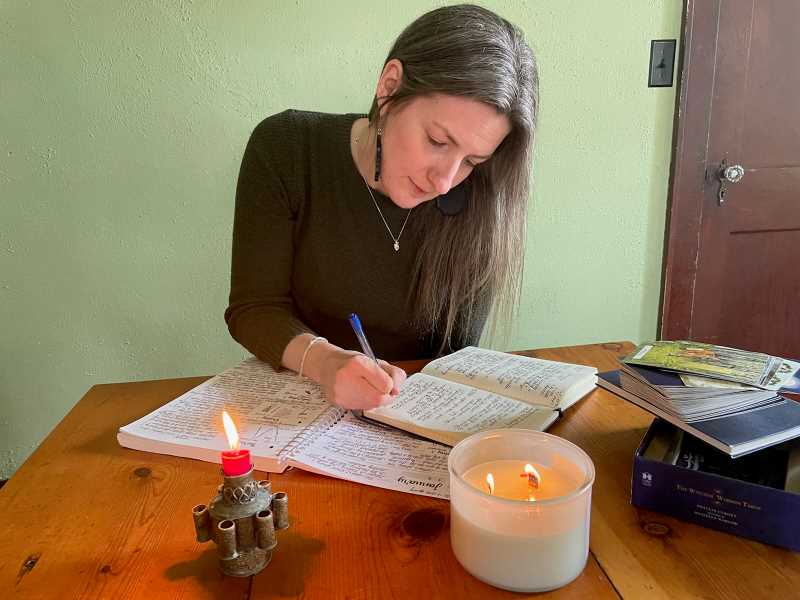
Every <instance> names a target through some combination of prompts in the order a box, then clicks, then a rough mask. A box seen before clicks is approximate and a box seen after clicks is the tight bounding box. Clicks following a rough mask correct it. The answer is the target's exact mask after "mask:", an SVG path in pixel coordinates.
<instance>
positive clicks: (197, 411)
mask: <svg viewBox="0 0 800 600" xmlns="http://www.w3.org/2000/svg"><path fill="white" fill-rule="evenodd" d="M223 410H227V411H228V413H230V415H231V416H232V417H233V419H234V422H235V423H236V426H237V428H238V430H239V437H240V446H241V447H242V448H248V449H250V450H251V452H252V456H253V462H254V464H255V465H256V468H261V469H267V470H272V468H271V467H272V466H273V463H274V462H275V461H276V459H277V456H278V454H279V453H280V452H281V451H282V450H283V449H284V448H285V447H286V446H287V444H289V442H291V441H292V440H293V439H294V438H295V437H296V436H297V435H298V433H300V432H301V431H303V430H304V429H305V428H306V427H308V426H309V425H310V424H311V423H313V422H315V421H316V420H317V419H319V418H322V417H324V416H325V415H327V414H328V413H331V412H333V411H335V410H336V409H334V408H333V407H331V406H330V404H328V402H327V400H326V399H325V395H324V394H323V392H322V390H321V388H320V387H319V386H318V385H317V384H316V383H314V382H312V381H310V380H308V379H304V380H300V379H298V377H297V375H295V374H294V373H291V372H289V371H286V372H276V371H274V370H273V369H272V368H271V367H270V366H269V365H268V364H266V363H263V362H261V361H259V360H258V359H256V358H250V359H247V360H245V361H243V362H241V363H240V364H238V365H237V366H235V367H233V368H231V369H228V370H226V371H224V372H223V373H220V374H219V375H216V376H215V377H212V378H211V379H209V380H208V381H206V382H204V383H202V384H201V385H199V386H198V387H196V388H194V389H192V390H189V391H188V392H186V393H185V394H183V395H182V396H179V397H178V398H176V399H175V400H172V401H171V402H169V403H168V404H165V405H164V406H162V407H161V408H159V409H157V410H156V411H154V412H152V413H150V414H149V415H147V416H145V417H143V418H141V419H139V420H138V421H135V422H133V423H131V424H130V425H126V426H125V427H122V428H121V429H120V432H119V435H118V436H117V437H118V440H119V442H120V444H121V445H123V446H126V447H130V448H135V449H139V450H147V451H153V452H164V453H167V454H174V455H177V456H187V457H189V458H199V459H201V460H209V461H212V462H216V461H218V460H219V454H218V452H219V451H220V450H226V449H227V448H228V442H227V440H226V438H225V434H224V432H223V428H222V420H221V415H222V411H223Z"/></svg>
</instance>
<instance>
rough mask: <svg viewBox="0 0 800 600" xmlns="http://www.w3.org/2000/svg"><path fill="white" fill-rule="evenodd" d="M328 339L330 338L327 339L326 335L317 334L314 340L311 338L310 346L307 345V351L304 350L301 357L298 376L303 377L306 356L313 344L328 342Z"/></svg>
mask: <svg viewBox="0 0 800 600" xmlns="http://www.w3.org/2000/svg"><path fill="white" fill-rule="evenodd" d="M327 341H328V340H326V339H325V338H324V337H321V336H317V337H315V338H314V339H313V340H311V341H310V342H309V343H308V346H306V349H305V352H303V358H301V359H300V369H299V370H298V371H297V377H302V376H303V366H305V364H306V356H308V351H309V350H311V346H313V345H314V344H316V343H317V342H327Z"/></svg>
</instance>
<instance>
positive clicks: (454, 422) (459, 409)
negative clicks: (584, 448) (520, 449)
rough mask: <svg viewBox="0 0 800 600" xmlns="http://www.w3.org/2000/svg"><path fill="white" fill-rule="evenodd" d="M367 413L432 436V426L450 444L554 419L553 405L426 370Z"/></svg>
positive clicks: (541, 426)
mask: <svg viewBox="0 0 800 600" xmlns="http://www.w3.org/2000/svg"><path fill="white" fill-rule="evenodd" d="M367 414H368V415H369V417H370V418H372V419H376V420H378V421H382V422H384V423H388V424H390V425H397V424H398V423H404V424H411V425H413V426H415V428H410V427H409V428H408V429H410V430H411V431H415V430H416V432H417V433H419V434H421V435H425V436H427V437H431V431H430V430H433V431H435V432H437V433H442V435H437V436H435V438H434V439H437V440H438V441H441V442H444V443H448V444H455V443H456V442H458V441H459V440H460V439H462V438H464V437H466V436H467V435H469V434H471V433H474V432H477V431H484V430H487V429H494V428H498V427H523V428H530V429H544V428H545V427H546V426H547V425H549V424H550V422H552V421H553V420H554V419H555V416H554V415H553V411H552V410H550V409H545V408H536V407H534V406H531V405H530V404H526V403H524V402H520V401H518V400H514V399H512V398H508V397H506V396H499V395H497V394H493V393H491V392H487V391H485V390H481V389H478V388H473V387H467V386H464V385H461V384H459V383H455V382H452V381H447V380H446V379H440V378H438V377H431V376H430V375H426V374H424V373H417V374H416V375H412V376H411V377H410V378H409V379H408V380H407V381H406V382H405V383H404V384H403V387H402V389H401V391H400V394H399V395H398V397H397V399H396V400H395V402H393V403H392V404H391V405H388V406H381V407H379V408H375V409H371V410H369V411H367ZM403 427H404V428H406V426H405V425H403ZM421 429H425V430H429V431H421ZM448 432H452V433H455V434H456V435H452V434H449V435H448ZM458 434H462V435H458Z"/></svg>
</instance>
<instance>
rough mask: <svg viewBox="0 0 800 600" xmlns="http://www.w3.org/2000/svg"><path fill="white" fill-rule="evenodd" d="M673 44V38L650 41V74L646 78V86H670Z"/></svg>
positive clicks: (672, 69)
mask: <svg viewBox="0 0 800 600" xmlns="http://www.w3.org/2000/svg"><path fill="white" fill-rule="evenodd" d="M675 44H676V42H675V40H653V41H652V42H650V75H649V77H648V78H647V87H672V73H673V71H674V70H675Z"/></svg>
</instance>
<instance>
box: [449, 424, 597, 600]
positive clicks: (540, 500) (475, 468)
mask: <svg viewBox="0 0 800 600" xmlns="http://www.w3.org/2000/svg"><path fill="white" fill-rule="evenodd" d="M448 462H449V468H450V542H451V544H452V547H453V552H454V553H455V555H456V558H457V559H458V562H460V563H461V565H462V566H463V567H464V568H465V569H466V570H467V571H469V572H470V573H471V574H472V575H474V576H475V577H477V578H478V579H480V580H481V581H484V582H486V583H488V584H491V585H493V586H496V587H499V588H503V589H506V590H512V591H515V592H540V591H546V590H552V589H555V588H558V587H561V586H563V585H566V584H567V583H569V582H570V581H572V580H573V579H575V578H576V577H577V576H578V575H579V574H580V573H581V571H583V568H584V566H585V565H586V558H587V556H588V554H589V515H590V508H591V495H592V484H593V483H594V465H593V464H592V461H591V459H590V458H589V457H588V456H587V455H586V453H585V452H584V451H583V450H581V449H580V448H578V447H577V446H576V445H575V444H573V443H571V442H568V441H567V440H564V439H562V438H559V437H556V436H554V435H550V434H547V433H542V432H540V431H530V430H524V429H496V430H492V431H484V432H481V433H476V434H475V435H472V436H470V437H468V438H466V439H465V440H463V441H461V442H460V443H458V444H457V445H456V446H455V447H454V448H453V450H452V451H451V452H450V458H449V461H448ZM526 464H530V465H531V466H533V467H534V469H535V470H536V472H537V473H538V475H540V479H538V478H535V479H532V478H530V477H529V476H526V475H525V472H524V466H525V465H526ZM489 473H491V474H492V479H493V481H494V489H493V490H492V491H490V489H489V484H488V483H487V482H486V475H487V474H489Z"/></svg>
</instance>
